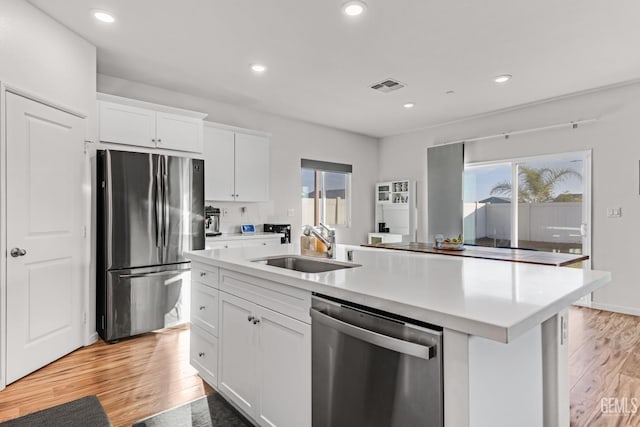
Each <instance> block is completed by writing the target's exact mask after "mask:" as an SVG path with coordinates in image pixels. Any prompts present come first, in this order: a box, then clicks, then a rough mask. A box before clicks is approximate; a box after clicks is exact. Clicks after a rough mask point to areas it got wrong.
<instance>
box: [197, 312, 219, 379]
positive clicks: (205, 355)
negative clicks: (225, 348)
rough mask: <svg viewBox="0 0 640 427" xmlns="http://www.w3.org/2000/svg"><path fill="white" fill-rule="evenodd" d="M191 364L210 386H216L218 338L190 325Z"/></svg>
mask: <svg viewBox="0 0 640 427" xmlns="http://www.w3.org/2000/svg"><path fill="white" fill-rule="evenodd" d="M190 353H191V354H190V361H191V366H193V367H194V368H196V370H197V371H198V374H200V376H201V377H202V379H204V380H205V381H206V382H207V383H208V384H209V385H210V386H212V387H216V388H217V387H218V338H216V337H214V336H212V335H210V334H208V333H206V332H205V331H203V330H202V329H200V328H199V327H197V326H195V325H191V348H190Z"/></svg>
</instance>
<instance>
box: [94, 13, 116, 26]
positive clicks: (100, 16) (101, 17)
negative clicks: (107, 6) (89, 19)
mask: <svg viewBox="0 0 640 427" xmlns="http://www.w3.org/2000/svg"><path fill="white" fill-rule="evenodd" d="M91 14H92V15H93V17H94V18H96V19H97V20H98V21H102V22H106V23H107V24H111V23H113V22H114V21H115V20H116V18H114V17H113V15H112V14H110V13H109V12H105V11H104V10H96V9H94V10H92V11H91Z"/></svg>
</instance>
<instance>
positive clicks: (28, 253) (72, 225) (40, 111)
mask: <svg viewBox="0 0 640 427" xmlns="http://www.w3.org/2000/svg"><path fill="white" fill-rule="evenodd" d="M6 106H7V108H6V110H5V112H6V141H7V158H6V170H7V176H6V179H7V196H6V197H7V200H6V205H5V206H6V208H7V236H6V239H7V241H6V244H7V254H6V256H7V272H6V273H7V300H6V313H7V323H6V325H7V332H6V336H7V366H6V372H7V383H11V382H13V381H15V380H17V379H19V378H21V377H23V376H25V375H27V374H29V373H30V372H33V371H35V370H36V369H38V368H40V367H42V366H44V365H46V364H48V363H50V362H52V361H53V360H56V359H58V358H60V357H61V356H63V355H65V354H67V353H69V352H71V351H73V350H74V349H76V348H78V347H80V346H81V345H82V323H83V322H82V318H83V311H84V310H83V303H82V301H83V298H82V288H81V275H82V260H83V248H84V241H83V239H84V238H83V233H82V231H83V227H84V215H83V213H84V209H83V202H82V200H83V196H82V184H83V151H84V147H83V140H84V138H83V136H84V121H83V120H82V119H80V118H78V117H76V116H73V115H71V114H68V113H65V112H62V111H60V110H57V109H55V108H52V107H48V106H46V105H43V104H40V103H38V102H35V101H32V100H29V99H27V98H23V97H21V96H18V95H14V94H12V93H7V96H6Z"/></svg>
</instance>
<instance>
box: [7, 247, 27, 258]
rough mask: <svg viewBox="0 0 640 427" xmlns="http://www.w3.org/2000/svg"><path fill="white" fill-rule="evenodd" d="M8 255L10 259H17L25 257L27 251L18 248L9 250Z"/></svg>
mask: <svg viewBox="0 0 640 427" xmlns="http://www.w3.org/2000/svg"><path fill="white" fill-rule="evenodd" d="M10 253H11V256H12V257H14V258H17V257H19V256H25V255H26V254H27V251H26V250H24V249H20V248H11V252H10Z"/></svg>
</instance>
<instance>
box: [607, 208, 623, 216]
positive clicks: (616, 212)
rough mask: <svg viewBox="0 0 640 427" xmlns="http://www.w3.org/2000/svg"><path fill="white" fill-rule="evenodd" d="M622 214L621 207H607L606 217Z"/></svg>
mask: <svg viewBox="0 0 640 427" xmlns="http://www.w3.org/2000/svg"><path fill="white" fill-rule="evenodd" d="M621 216H622V208H607V218H620V217H621Z"/></svg>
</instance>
